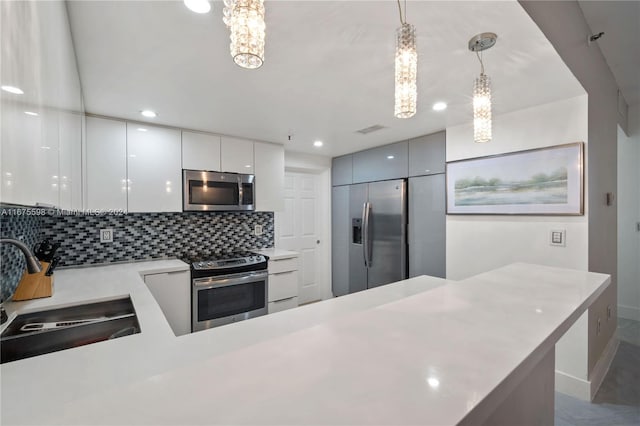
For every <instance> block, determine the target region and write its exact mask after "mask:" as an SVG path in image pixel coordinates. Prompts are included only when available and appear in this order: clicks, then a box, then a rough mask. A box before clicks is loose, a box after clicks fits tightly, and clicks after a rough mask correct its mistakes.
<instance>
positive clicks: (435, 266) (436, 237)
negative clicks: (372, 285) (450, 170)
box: [408, 174, 446, 278]
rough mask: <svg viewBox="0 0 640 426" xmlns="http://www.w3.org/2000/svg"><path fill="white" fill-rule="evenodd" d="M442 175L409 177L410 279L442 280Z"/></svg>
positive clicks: (443, 220) (443, 182)
mask: <svg viewBox="0 0 640 426" xmlns="http://www.w3.org/2000/svg"><path fill="white" fill-rule="evenodd" d="M444 179H445V175H444V174H438V175H431V176H420V177H412V178H409V230H408V234H409V277H410V278H413V277H415V276H418V275H430V276H432V277H441V278H445V272H446V258H445V256H446V216H445V181H444Z"/></svg>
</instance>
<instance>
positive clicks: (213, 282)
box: [193, 271, 268, 289]
mask: <svg viewBox="0 0 640 426" xmlns="http://www.w3.org/2000/svg"><path fill="white" fill-rule="evenodd" d="M267 276H268V274H267V272H266V271H264V272H250V273H241V274H238V275H236V276H218V277H206V278H196V279H194V280H193V286H194V287H195V288H197V289H206V288H214V287H226V286H230V285H236V284H243V283H246V282H249V281H256V280H260V279H266V278H267Z"/></svg>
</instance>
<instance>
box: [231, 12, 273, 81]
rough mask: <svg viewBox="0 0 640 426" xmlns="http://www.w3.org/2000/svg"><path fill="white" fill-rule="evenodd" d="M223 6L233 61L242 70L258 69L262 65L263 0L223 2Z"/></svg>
mask: <svg viewBox="0 0 640 426" xmlns="http://www.w3.org/2000/svg"><path fill="white" fill-rule="evenodd" d="M224 5H225V7H224V12H223V13H224V18H223V21H224V23H225V24H226V25H227V27H229V30H230V36H229V38H230V39H231V44H230V45H229V50H230V52H231V57H232V58H233V61H234V62H235V63H236V64H237V65H239V66H241V67H242V68H248V69H255V68H260V67H261V66H262V64H263V63H264V39H265V23H264V0H224Z"/></svg>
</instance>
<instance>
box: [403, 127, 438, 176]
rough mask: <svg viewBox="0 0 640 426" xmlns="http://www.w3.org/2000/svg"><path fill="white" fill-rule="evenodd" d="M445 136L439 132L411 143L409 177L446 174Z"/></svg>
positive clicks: (413, 140)
mask: <svg viewBox="0 0 640 426" xmlns="http://www.w3.org/2000/svg"><path fill="white" fill-rule="evenodd" d="M445 135H446V134H445V132H438V133H434V134H431V135H426V136H421V137H419V138H415V139H411V140H410V141H409V176H422V175H434V174H438V173H444V169H445V162H446V160H445V138H446V136H445Z"/></svg>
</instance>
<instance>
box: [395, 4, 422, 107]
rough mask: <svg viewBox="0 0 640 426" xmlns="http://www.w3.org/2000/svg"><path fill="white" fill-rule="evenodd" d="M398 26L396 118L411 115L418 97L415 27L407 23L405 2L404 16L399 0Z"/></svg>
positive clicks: (405, 5)
mask: <svg viewBox="0 0 640 426" xmlns="http://www.w3.org/2000/svg"><path fill="white" fill-rule="evenodd" d="M398 11H399V12H400V25H401V26H400V28H398V29H397V30H396V73H395V108H394V114H395V116H396V117H397V118H409V117H413V116H414V115H415V113H416V103H417V99H418V86H417V84H416V80H417V77H418V50H417V49H416V28H415V27H414V26H413V25H411V24H407V2H406V0H405V2H404V17H403V16H402V8H401V7H400V0H398Z"/></svg>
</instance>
